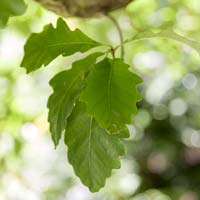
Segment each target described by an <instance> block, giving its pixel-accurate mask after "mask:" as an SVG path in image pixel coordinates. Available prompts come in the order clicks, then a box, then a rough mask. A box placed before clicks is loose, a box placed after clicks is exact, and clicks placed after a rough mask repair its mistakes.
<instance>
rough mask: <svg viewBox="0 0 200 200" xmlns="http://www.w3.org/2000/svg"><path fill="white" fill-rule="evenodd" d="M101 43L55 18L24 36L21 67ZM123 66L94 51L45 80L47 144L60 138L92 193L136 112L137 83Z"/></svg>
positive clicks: (113, 163) (114, 162)
mask: <svg viewBox="0 0 200 200" xmlns="http://www.w3.org/2000/svg"><path fill="white" fill-rule="evenodd" d="M101 45H102V44H100V43H99V42H96V41H94V40H92V39H91V38H89V37H88V36H86V35H85V34H84V33H82V32H81V31H80V30H79V29H76V30H75V31H71V30H70V29H69V27H68V26H67V24H66V23H65V22H64V21H63V20H62V19H61V18H60V19H58V21H57V26H56V28H54V27H53V26H52V25H51V24H50V25H47V26H46V27H45V28H44V30H43V31H42V32H41V33H34V34H32V35H31V36H30V38H29V39H28V41H27V43H26V45H25V55H24V58H23V61H22V64H21V66H22V67H24V68H26V70H27V72H28V73H29V72H32V71H34V70H36V69H39V68H40V67H42V66H43V65H44V66H46V65H48V64H49V63H50V62H51V61H53V60H54V59H55V58H56V57H58V56H59V55H62V56H70V55H73V54H74V53H76V52H82V53H84V52H87V51H88V50H89V49H92V48H95V47H98V46H101ZM109 48H110V47H109ZM109 50H110V49H108V51H109ZM129 67H130V66H129V65H128V64H126V63H124V62H123V60H122V59H117V58H114V57H113V58H109V57H107V54H105V52H104V53H103V52H95V53H92V54H90V55H87V56H85V57H84V58H83V59H81V60H78V61H75V62H74V63H73V64H72V67H71V69H69V70H65V71H62V72H60V73H58V74H57V75H56V76H55V77H53V79H52V80H51V81H50V85H51V87H52V88H53V93H52V95H51V96H50V97H49V100H48V108H49V117H48V120H49V122H50V131H51V134H52V139H53V142H54V144H55V146H57V145H58V144H59V140H60V139H61V137H62V134H64V136H65V143H66V145H67V146H68V158H69V162H70V163H71V164H72V165H73V167H74V170H75V173H76V174H77V176H79V177H80V179H81V180H82V182H83V183H84V184H85V185H87V186H88V187H89V189H90V190H91V191H92V192H96V191H98V190H99V189H100V188H101V187H103V186H104V184H105V180H106V178H107V177H108V176H110V175H111V171H112V169H115V168H119V167H120V162H119V156H122V155H124V153H125V148H124V144H123V138H126V137H127V136H128V135H129V134H128V129H127V128H126V124H129V123H131V122H132V118H133V115H134V114H135V113H136V110H137V109H136V102H137V101H138V100H139V93H138V91H137V84H139V83H141V82H142V80H141V78H140V77H138V76H137V75H136V74H133V73H132V72H131V71H129Z"/></svg>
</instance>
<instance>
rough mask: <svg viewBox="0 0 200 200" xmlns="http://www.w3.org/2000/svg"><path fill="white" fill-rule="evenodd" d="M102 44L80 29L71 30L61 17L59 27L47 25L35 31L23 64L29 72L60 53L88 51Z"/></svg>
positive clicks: (26, 46)
mask: <svg viewBox="0 0 200 200" xmlns="http://www.w3.org/2000/svg"><path fill="white" fill-rule="evenodd" d="M97 46H100V44H99V43H98V42H96V41H94V40H92V39H90V38H89V37H87V36H86V35H85V34H84V33H82V32H81V31H80V30H79V29H76V30H75V31H71V30H70V29H69V27H68V26H67V24H66V23H65V22H64V20H62V19H61V18H59V19H58V21H57V27H56V28H54V27H53V26H52V24H50V25H47V26H45V28H44V30H43V31H42V32H41V33H34V34H32V35H31V36H30V38H29V39H28V41H27V43H26V45H25V48H24V50H25V55H24V58H23V61H22V63H21V66H22V67H24V68H26V70H27V73H29V72H32V71H34V70H36V69H39V68H40V67H41V66H42V65H44V66H46V65H48V64H49V63H50V62H51V61H53V60H54V59H55V58H56V57H58V56H59V55H62V56H70V55H72V54H74V53H76V52H86V51H88V50H89V49H91V48H94V47H97Z"/></svg>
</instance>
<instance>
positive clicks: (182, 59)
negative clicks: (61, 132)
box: [0, 0, 200, 200]
mask: <svg viewBox="0 0 200 200" xmlns="http://www.w3.org/2000/svg"><path fill="white" fill-rule="evenodd" d="M27 3H28V9H27V11H26V13H25V14H24V15H23V16H20V17H15V18H12V19H10V20H9V23H8V25H7V27H6V28H5V29H1V30H0V200H198V199H200V102H199V100H200V90H199V88H200V57H199V55H198V53H197V52H195V51H194V50H193V49H191V48H190V47H188V46H186V45H184V44H181V43H178V42H175V41H171V40H166V39H151V40H144V41H139V42H135V43H130V44H128V45H126V49H125V50H126V53H125V61H126V62H127V63H129V64H131V65H132V70H133V71H134V72H136V73H138V74H140V75H141V76H142V77H143V80H144V83H143V84H142V85H141V86H140V91H141V93H142V97H143V100H142V102H140V103H139V104H138V107H139V110H138V114H137V116H136V117H135V122H134V124H133V125H130V126H129V129H130V131H131V139H130V140H127V141H126V143H127V152H128V155H127V156H126V157H124V158H122V159H121V160H122V168H121V169H120V170H114V171H113V175H112V177H111V178H109V179H108V180H107V182H106V186H105V187H104V188H103V189H102V190H101V191H100V192H99V193H95V194H91V193H90V192H89V191H88V189H87V188H86V187H84V186H83V185H82V184H81V183H80V181H79V179H78V178H76V177H75V175H74V172H73V169H72V167H71V166H70V165H69V163H68V162H67V149H66V147H65V146H64V144H63V143H62V142H61V144H60V145H59V147H58V148H57V149H56V150H55V149H54V145H53V143H52V141H51V138H50V133H49V131H48V123H47V113H48V110H47V108H46V103H47V99H48V96H49V95H50V93H51V92H52V91H51V88H50V86H49V85H48V82H49V80H50V79H51V77H53V76H54V75H55V74H56V73H57V72H59V71H61V70H63V69H66V68H70V66H71V63H72V61H73V60H75V59H77V58H78V57H79V56H80V55H79V54H76V55H75V56H73V57H70V58H62V57H59V58H58V59H57V60H56V61H54V62H53V63H51V64H50V65H49V66H48V67H46V68H42V69H40V70H38V71H37V72H34V73H32V74H29V75H26V73H25V70H24V69H22V68H20V67H19V66H20V61H21V59H22V56H23V45H24V43H25V41H26V39H27V37H28V36H29V35H30V34H31V32H40V31H41V30H42V28H43V26H44V25H46V24H48V23H50V22H51V23H53V24H55V22H56V19H57V16H56V15H54V14H53V13H51V12H48V11H46V10H44V9H43V8H42V7H41V6H39V5H38V4H36V3H34V2H33V1H31V0H30V1H28V0H27ZM112 15H113V16H114V17H115V18H116V19H117V20H118V22H119V24H120V26H121V28H122V30H123V34H124V38H125V39H126V38H129V37H131V36H132V35H133V34H135V33H136V31H137V30H145V29H152V28H153V29H159V28H160V27H163V26H164V27H173V29H174V30H175V31H176V32H177V33H179V34H181V35H183V36H186V37H188V38H191V39H193V40H196V41H200V1H199V0H135V1H134V2H133V3H131V4H130V5H129V6H128V7H127V8H126V9H125V10H118V11H115V12H113V13H112ZM67 23H68V24H69V26H70V27H71V28H72V29H73V28H76V27H78V28H80V29H81V30H83V31H84V32H85V33H87V34H88V35H89V36H90V37H92V38H94V39H96V40H97V41H101V42H106V43H111V44H118V43H119V37H118V33H117V32H116V28H115V27H114V26H113V24H112V22H111V21H110V20H109V19H108V18H106V17H102V18H98V19H84V20H83V19H75V18H70V19H67Z"/></svg>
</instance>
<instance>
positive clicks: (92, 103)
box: [81, 58, 142, 128]
mask: <svg viewBox="0 0 200 200" xmlns="http://www.w3.org/2000/svg"><path fill="white" fill-rule="evenodd" d="M128 68H129V65H127V64H125V63H124V62H123V61H122V60H121V59H114V60H111V59H107V58H106V59H104V60H103V61H102V62H100V63H98V64H96V66H95V68H94V70H93V71H92V72H91V75H90V76H89V77H88V79H87V86H86V88H85V90H84V91H83V94H82V97H81V99H82V100H83V101H84V102H86V104H87V109H88V112H89V113H90V114H91V115H92V116H94V117H95V118H96V120H97V121H98V123H99V124H100V125H101V126H103V127H106V128H109V127H112V126H113V125H114V126H116V127H118V128H119V127H124V125H125V124H127V123H130V122H131V119H132V115H133V114H135V113H136V111H137V107H136V101H138V91H137V88H136V85H137V84H138V83H141V82H142V81H141V79H140V78H139V77H138V76H137V75H135V74H133V73H132V72H130V71H129V69H128Z"/></svg>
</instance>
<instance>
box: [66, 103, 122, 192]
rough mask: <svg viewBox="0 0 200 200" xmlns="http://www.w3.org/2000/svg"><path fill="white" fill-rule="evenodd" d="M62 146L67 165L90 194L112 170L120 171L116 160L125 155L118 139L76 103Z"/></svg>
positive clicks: (118, 162)
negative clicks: (65, 152)
mask: <svg viewBox="0 0 200 200" xmlns="http://www.w3.org/2000/svg"><path fill="white" fill-rule="evenodd" d="M65 143H66V145H67V146H68V160H69V162H70V163H71V164H72V166H73V168H74V171H75V173H76V175H77V176H78V177H79V178H80V179H81V181H82V182H83V184H85V185H86V186H88V187H89V189H90V191H91V192H97V191H98V190H99V189H100V188H101V187H103V186H104V184H105V180H106V178H107V177H109V176H110V175H111V172H112V169H118V168H120V161H119V156H122V155H124V154H125V148H124V144H123V143H122V141H121V140H120V139H119V137H116V135H111V134H109V133H108V132H106V130H104V129H102V128H101V127H100V126H99V125H98V124H97V122H96V121H95V119H94V118H93V117H91V116H90V115H89V114H88V113H87V112H86V106H85V104H84V103H78V104H77V105H76V107H75V109H74V110H73V112H72V114H71V116H70V117H69V119H68V125H67V127H66V135H65Z"/></svg>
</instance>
